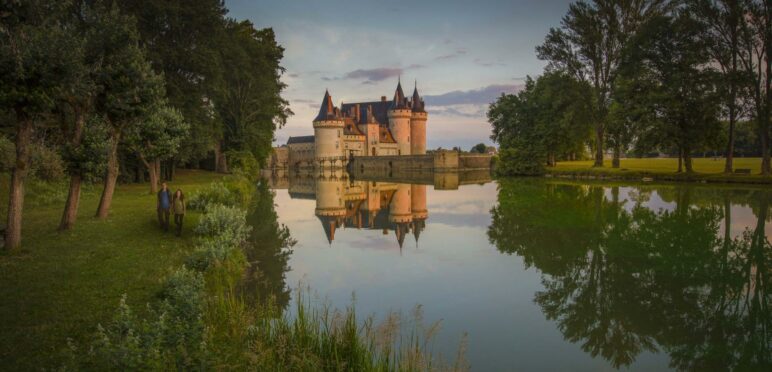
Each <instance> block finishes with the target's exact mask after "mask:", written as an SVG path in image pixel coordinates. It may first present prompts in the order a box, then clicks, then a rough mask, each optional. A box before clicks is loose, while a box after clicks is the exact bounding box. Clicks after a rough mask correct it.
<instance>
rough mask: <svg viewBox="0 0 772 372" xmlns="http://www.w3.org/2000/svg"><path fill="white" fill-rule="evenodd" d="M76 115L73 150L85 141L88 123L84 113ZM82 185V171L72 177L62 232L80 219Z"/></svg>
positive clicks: (60, 223) (60, 227) (76, 171)
mask: <svg viewBox="0 0 772 372" xmlns="http://www.w3.org/2000/svg"><path fill="white" fill-rule="evenodd" d="M75 115H76V117H75V127H74V128H73V131H72V137H71V138H70V144H71V145H72V147H73V148H75V147H78V146H80V144H81V141H82V139H83V127H84V126H85V123H86V115H85V114H84V113H83V112H81V111H77V112H76V114H75ZM82 183H83V177H82V175H81V174H80V170H75V171H74V173H72V174H71V175H70V191H69V192H68V193H67V202H65V204H64V212H63V213H62V220H61V222H59V230H60V231H61V230H69V229H71V228H72V226H73V225H75V221H76V220H77V219H78V205H79V204H80V188H81V184H82Z"/></svg>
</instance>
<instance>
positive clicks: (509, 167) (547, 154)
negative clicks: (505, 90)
mask: <svg viewBox="0 0 772 372" xmlns="http://www.w3.org/2000/svg"><path fill="white" fill-rule="evenodd" d="M589 92H590V88H589V86H588V85H587V84H585V83H582V82H579V81H576V80H574V79H573V78H571V77H570V76H568V75H566V74H562V73H546V74H544V75H543V76H541V77H539V78H538V79H537V80H536V81H535V82H534V81H533V80H531V79H530V78H529V79H528V80H527V82H526V87H525V89H524V90H523V91H521V92H520V93H518V94H517V95H504V96H501V97H500V98H499V99H498V100H497V101H496V102H495V103H493V104H491V106H490V109H489V111H488V121H489V122H490V123H491V125H492V126H493V135H492V136H491V138H492V139H493V140H494V141H497V142H498V143H499V144H500V151H501V154H500V163H499V164H498V166H497V172H500V173H501V174H509V175H515V174H522V175H535V174H540V173H542V172H543V168H544V164H545V163H549V164H550V165H554V162H555V160H556V158H565V157H566V156H568V155H570V154H576V153H581V151H582V147H583V145H584V143H585V141H586V139H587V138H588V137H589V134H590V128H591V115H590V112H591V110H592V109H591V101H590V94H589Z"/></svg>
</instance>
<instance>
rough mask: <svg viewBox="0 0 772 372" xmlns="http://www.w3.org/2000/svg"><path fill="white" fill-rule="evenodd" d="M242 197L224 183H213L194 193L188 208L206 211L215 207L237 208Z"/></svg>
mask: <svg viewBox="0 0 772 372" xmlns="http://www.w3.org/2000/svg"><path fill="white" fill-rule="evenodd" d="M239 200H240V196H239V195H238V194H236V193H235V192H233V191H231V190H230V188H228V186H226V184H225V183H223V182H212V183H211V184H209V185H208V186H206V187H204V188H201V189H199V190H198V191H196V192H194V193H192V194H191V195H190V198H189V199H188V208H190V209H193V210H199V211H204V210H206V208H207V207H209V206H213V205H218V204H219V205H226V206H236V205H238V202H239Z"/></svg>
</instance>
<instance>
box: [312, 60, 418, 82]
mask: <svg viewBox="0 0 772 372" xmlns="http://www.w3.org/2000/svg"><path fill="white" fill-rule="evenodd" d="M423 67H425V66H424V65H419V64H416V63H414V64H411V65H409V66H407V67H376V68H370V69H362V68H360V69H356V70H354V71H349V72H347V73H345V74H343V76H341V77H327V76H325V77H322V80H324V81H333V80H343V79H352V80H362V84H373V83H374V82H377V81H383V80H386V79H390V78H394V77H397V76H400V75H402V74H403V73H404V72H405V71H406V70H415V69H419V68H423Z"/></svg>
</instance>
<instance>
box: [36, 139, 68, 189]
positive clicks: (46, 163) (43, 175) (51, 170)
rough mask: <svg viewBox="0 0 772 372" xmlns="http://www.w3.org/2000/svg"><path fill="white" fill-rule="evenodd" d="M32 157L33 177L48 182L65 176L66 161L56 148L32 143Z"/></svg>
mask: <svg viewBox="0 0 772 372" xmlns="http://www.w3.org/2000/svg"><path fill="white" fill-rule="evenodd" d="M30 157H31V159H30V174H31V175H32V176H33V177H35V178H37V179H39V180H43V181H47V182H50V181H57V180H61V179H63V178H64V169H65V168H64V162H63V161H62V157H61V156H59V152H57V151H56V150H55V149H52V148H50V147H46V146H43V145H32V146H31V148H30Z"/></svg>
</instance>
